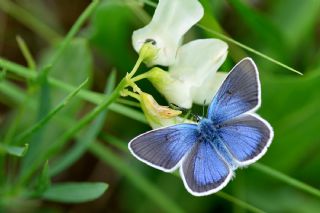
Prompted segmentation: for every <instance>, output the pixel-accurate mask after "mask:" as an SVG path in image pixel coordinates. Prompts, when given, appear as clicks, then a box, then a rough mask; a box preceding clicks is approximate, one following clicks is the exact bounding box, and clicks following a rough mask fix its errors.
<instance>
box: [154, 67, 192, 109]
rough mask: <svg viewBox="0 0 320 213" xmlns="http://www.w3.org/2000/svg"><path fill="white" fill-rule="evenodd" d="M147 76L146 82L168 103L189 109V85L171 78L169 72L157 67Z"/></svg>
mask: <svg viewBox="0 0 320 213" xmlns="http://www.w3.org/2000/svg"><path fill="white" fill-rule="evenodd" d="M148 76H149V77H148V80H149V81H150V82H151V83H152V85H153V86H154V87H155V88H156V89H157V90H158V91H159V92H160V93H161V94H162V95H163V96H164V97H165V98H166V100H167V101H168V102H169V103H173V104H176V105H178V106H180V107H183V108H191V106H192V96H191V87H190V86H191V85H189V84H185V83H184V82H183V81H180V80H179V79H174V78H172V77H171V75H170V73H169V72H166V71H164V70H162V69H160V68H158V67H154V68H152V70H150V71H149V74H148Z"/></svg>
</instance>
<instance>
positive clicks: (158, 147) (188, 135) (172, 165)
mask: <svg viewBox="0 0 320 213" xmlns="http://www.w3.org/2000/svg"><path fill="white" fill-rule="evenodd" d="M198 135H199V132H198V129H197V125H195V124H178V125H174V126H170V127H165V128H161V129H156V130H152V131H149V132H146V133H144V134H142V135H139V136H138V137H136V138H134V139H133V140H131V141H130V143H129V149H130V151H131V152H132V154H133V155H134V156H136V157H137V158H138V159H139V160H141V161H143V162H144V163H146V164H148V165H150V166H152V167H155V168H157V169H160V170H163V171H166V172H171V171H173V170H175V169H176V168H177V166H178V165H179V162H180V161H181V159H182V158H183V157H184V156H185V154H186V153H187V152H189V151H190V150H191V148H192V146H193V145H194V144H195V143H196V141H197V138H198Z"/></svg>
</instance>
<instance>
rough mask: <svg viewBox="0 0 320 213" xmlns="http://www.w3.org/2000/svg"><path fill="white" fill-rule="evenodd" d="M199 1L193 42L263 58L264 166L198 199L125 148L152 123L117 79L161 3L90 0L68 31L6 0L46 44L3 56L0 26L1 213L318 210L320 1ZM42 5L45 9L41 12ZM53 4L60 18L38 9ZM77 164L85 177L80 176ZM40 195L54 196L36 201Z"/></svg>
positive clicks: (23, 45) (235, 55)
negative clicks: (80, 208)
mask: <svg viewBox="0 0 320 213" xmlns="http://www.w3.org/2000/svg"><path fill="white" fill-rule="evenodd" d="M200 2H201V3H202V4H203V6H204V7H205V17H204V18H203V19H202V21H201V22H200V24H199V25H197V27H194V28H193V29H192V31H191V32H190V33H189V34H188V36H187V38H194V37H203V38H205V37H217V38H220V39H223V40H225V41H226V42H228V44H229V45H230V49H229V55H230V57H229V59H228V61H227V63H226V64H225V66H224V69H229V67H230V66H231V65H233V64H235V63H236V62H237V61H238V60H239V59H240V58H242V57H244V56H250V57H252V58H253V59H254V60H255V61H256V62H257V65H258V68H259V70H260V75H261V76H260V78H261V84H262V100H263V101H262V102H263V103H262V108H261V109H260V111H259V113H260V114H261V115H262V116H263V117H264V118H266V119H267V120H268V121H270V123H271V124H272V126H273V127H274V130H275V140H274V142H273V143H272V145H271V147H270V149H269V151H268V153H267V154H266V156H265V157H264V158H263V159H262V160H261V163H258V164H255V165H253V166H250V167H249V168H248V169H246V170H240V171H237V178H236V179H235V180H233V181H231V183H230V184H229V185H228V186H227V187H226V188H225V189H224V190H223V191H222V192H219V193H217V194H215V195H212V196H209V197H205V198H194V197H192V196H190V195H189V194H188V193H187V192H186V190H185V189H184V187H183V184H182V183H181V181H180V180H179V179H178V178H176V176H175V175H168V174H163V173H161V172H159V171H156V170H154V169H151V168H147V167H145V166H144V165H142V164H141V163H139V162H137V161H136V160H135V159H134V158H133V157H132V156H130V155H129V154H128V152H127V148H126V147H127V141H128V140H130V139H131V138H133V137H134V136H136V135H137V134H139V133H142V132H144V131H145V130H147V129H148V128H149V127H147V125H146V120H145V118H144V115H143V114H142V113H141V110H140V109H139V108H137V106H138V107H139V105H138V104H137V103H136V102H134V101H131V100H130V99H125V100H124V99H123V98H121V97H120V98H119V95H120V94H119V92H117V91H119V90H118V89H117V88H118V87H116V86H117V85H118V84H119V82H120V85H121V82H122V81H119V80H120V79H123V77H125V73H126V72H129V71H130V70H131V68H132V67H134V61H135V60H137V59H138V56H137V55H136V54H135V53H134V52H133V49H132V47H131V34H132V31H133V30H134V29H136V28H139V27H141V26H143V25H145V24H146V23H147V22H148V21H149V20H150V15H149V14H152V11H153V10H154V6H155V2H152V1H147V0H145V1H140V0H139V1H138V0H119V1H113V0H112V1H101V2H99V1H92V3H90V4H89V5H88V6H87V8H85V9H84V11H83V12H82V13H81V15H80V16H79V18H78V19H77V20H76V21H75V23H74V24H73V25H72V27H71V28H70V30H69V31H68V33H67V34H66V35H65V36H63V35H62V34H61V33H60V32H61V31H60V30H59V29H61V28H63V26H62V25H60V27H57V26H56V25H59V21H58V19H57V18H56V17H55V16H54V15H53V14H52V12H51V11H50V7H49V6H46V5H43V3H41V1H40V0H39V1H34V2H33V4H34V5H31V6H30V5H29V6H28V8H26V7H25V6H26V5H27V4H26V2H25V1H23V0H20V1H17V3H15V2H12V1H9V0H0V11H2V12H3V14H2V16H4V15H8V16H10V17H11V18H13V19H16V20H17V21H18V22H19V23H20V24H22V25H24V26H25V27H27V28H28V29H29V30H31V31H32V32H33V33H34V34H32V36H34V37H36V38H37V39H40V40H41V42H44V43H45V44H46V45H47V46H48V48H46V49H44V48H42V47H41V48H37V49H36V51H37V52H36V54H32V51H31V50H35V49H34V48H31V47H32V44H33V43H32V41H29V40H30V39H29V40H28V42H25V41H24V40H23V39H24V38H25V37H26V38H27V36H25V35H22V36H21V37H19V38H18V39H17V40H18V43H19V45H17V46H19V48H20V50H21V52H22V54H21V55H23V56H24V59H25V60H26V62H25V63H24V64H27V65H26V66H24V65H20V64H18V63H17V62H13V61H14V59H12V58H10V57H8V58H9V59H5V58H6V56H7V55H6V54H7V51H8V50H7V49H3V50H2V49H1V46H2V44H1V42H5V40H3V39H2V38H3V36H4V35H5V34H6V33H7V32H6V31H5V30H0V54H1V56H0V94H1V98H0V103H1V105H0V106H1V108H0V113H1V114H0V126H1V128H0V210H2V209H4V210H17V209H18V210H21V209H22V208H24V206H27V208H28V209H30V210H32V209H33V208H38V209H39V211H41V210H42V209H47V208H51V205H50V202H54V203H58V202H62V203H79V202H87V201H92V200H94V199H96V198H98V197H100V196H103V198H104V199H103V200H101V202H102V203H103V204H97V205H101V208H102V209H106V208H109V209H113V208H114V209H115V210H114V211H116V210H118V211H124V212H127V211H129V212H149V211H150V212H159V210H158V207H160V208H161V211H165V212H211V211H213V210H216V211H234V212H244V211H252V212H264V211H266V212H318V211H319V210H320V202H319V199H320V191H319V188H320V182H319V178H318V177H319V175H320V171H319V166H320V157H319V156H320V146H319V138H320V133H319V130H318V129H319V126H320V114H319V108H320V97H319V84H320V63H319V56H320V51H319V48H320V37H319V32H317V31H316V29H317V26H318V25H319V20H320V19H319V18H320V17H319V14H320V1H317V0H307V1H303V2H300V1H297V0H295V1H289V0H281V1H263V2H259V3H256V5H254V4H249V3H247V2H245V1H241V0H228V1H226V2H225V1H207V0H201V1H200ZM39 8H41V10H44V11H41V13H40V12H39V11H38V12H35V11H37V9H39ZM32 10H34V11H32ZM46 11H47V12H48V14H50V16H49V17H51V18H52V19H55V20H53V21H52V20H51V21H50V20H49V17H47V18H46V19H41V17H38V16H37V15H39V14H43V13H44V12H46ZM77 15H79V14H77ZM2 16H1V14H0V24H1V23H3V22H4V20H2V18H1V17H2ZM88 20H89V24H88V25H84V23H85V22H86V21H88ZM52 23H55V24H52ZM51 25H52V26H51ZM8 30H10V29H8ZM8 33H9V32H8ZM29 33H30V32H29ZM13 35H14V34H13ZM9 36H12V35H11V34H10V35H6V36H5V38H6V39H8V37H9ZM10 39H11V38H10ZM11 40H14V39H11ZM29 42H30V44H29ZM244 44H245V45H244ZM29 48H30V49H31V50H30V49H29ZM35 56H37V57H36V59H35ZM114 68H116V69H117V71H112V70H115V69H114ZM145 70H146V69H145V67H143V66H142V69H140V70H139V71H138V72H141V71H145ZM295 72H296V73H303V76H301V75H298V74H296V73H295ZM116 77H117V78H116ZM87 79H89V80H87ZM139 83H140V82H139ZM142 84H143V85H142V87H143V88H147V89H146V90H148V89H149V90H151V89H150V87H151V86H150V84H148V83H144V82H142ZM114 88H115V89H114ZM155 96H157V97H159V95H158V94H155ZM163 102H164V101H163ZM164 103H165V102H164ZM197 109H198V107H195V110H197ZM103 142H105V143H103ZM88 153H89V154H88ZM92 156H94V160H93V159H92ZM87 160H88V162H89V163H85V162H83V161H87ZM97 161H99V162H100V161H101V162H102V163H103V164H104V165H105V166H103V167H102V166H101V165H100V166H99V164H98V163H97ZM95 165H97V166H95ZM76 168H78V169H80V170H81V169H82V170H83V171H85V172H84V173H85V175H83V174H82V175H81V176H80V177H77V174H76V173H75V174H74V173H73V171H74V170H75V169H76ZM97 173H98V174H99V175H94V174H97ZM87 174H92V175H93V177H90V176H89V175H87ZM122 177H123V178H122ZM76 181H77V182H76ZM78 181H85V182H78ZM96 181H98V182H96ZM105 182H108V184H106V183H105ZM108 185H109V187H110V189H109V190H108V191H107V192H106V193H104V192H105V191H106V190H107V189H108ZM132 186H134V187H132ZM111 197H112V199H111ZM115 199H117V200H118V201H117V202H116V203H114V202H113V201H114V200H115ZM35 200H36V202H38V201H41V200H47V201H48V200H49V201H50V202H49V204H48V202H44V203H41V204H40V203H39V204H37V205H32V203H33V202H34V201H35ZM29 204H30V205H29ZM89 204H90V205H91V207H92V206H93V204H91V203H89ZM154 204H155V205H154ZM230 204H232V205H230ZM78 205H79V204H78ZM64 208H66V207H65V206H63V205H61V206H59V209H60V210H61V211H64V210H65V209H64ZM87 208H88V211H89V210H91V209H90V207H87ZM110 211H111V210H110Z"/></svg>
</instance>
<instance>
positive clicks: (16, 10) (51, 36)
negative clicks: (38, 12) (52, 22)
mask: <svg viewBox="0 0 320 213" xmlns="http://www.w3.org/2000/svg"><path fill="white" fill-rule="evenodd" d="M0 9H1V10H3V11H4V12H5V13H7V14H9V15H11V16H12V17H13V18H15V19H16V20H18V21H19V22H21V23H23V24H24V25H26V26H27V27H28V28H29V29H31V30H33V31H34V32H36V33H37V34H38V35H40V36H41V37H42V38H43V39H44V40H46V41H47V42H49V43H50V44H53V43H54V42H55V41H56V40H59V39H61V36H60V35H59V34H58V33H57V32H55V31H54V30H52V28H51V27H50V26H48V25H47V24H45V23H43V22H42V21H41V20H40V19H38V18H36V17H34V16H33V14H31V13H30V12H28V11H27V10H25V9H24V8H22V7H21V6H19V5H18V4H16V3H14V2H13V1H9V0H1V1H0Z"/></svg>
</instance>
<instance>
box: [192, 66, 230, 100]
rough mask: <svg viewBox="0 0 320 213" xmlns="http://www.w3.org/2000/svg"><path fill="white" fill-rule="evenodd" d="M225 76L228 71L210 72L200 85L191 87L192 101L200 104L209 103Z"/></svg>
mask: <svg viewBox="0 0 320 213" xmlns="http://www.w3.org/2000/svg"><path fill="white" fill-rule="evenodd" d="M227 76H228V73H224V72H216V73H214V72H211V73H210V75H209V76H208V78H207V80H206V81H205V82H204V83H203V84H202V85H201V86H199V87H194V88H192V90H191V91H192V99H193V102H194V103H196V104H200V105H209V104H210V103H211V101H212V99H213V97H214V95H215V94H216V93H217V92H218V90H219V88H220V86H221V85H222V83H223V81H224V80H225V79H226V78H227Z"/></svg>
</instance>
